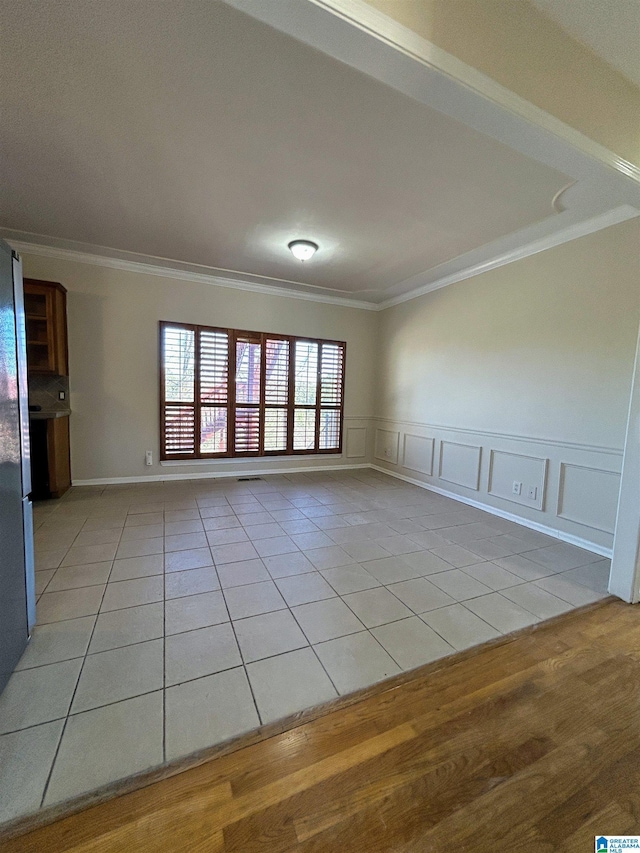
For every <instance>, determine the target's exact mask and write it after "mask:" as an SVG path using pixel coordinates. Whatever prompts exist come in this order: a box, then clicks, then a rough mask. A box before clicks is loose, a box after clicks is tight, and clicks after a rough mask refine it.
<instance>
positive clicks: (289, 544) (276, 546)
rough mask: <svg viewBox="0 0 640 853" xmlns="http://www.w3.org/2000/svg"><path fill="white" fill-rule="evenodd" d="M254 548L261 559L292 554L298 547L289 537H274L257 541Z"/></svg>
mask: <svg viewBox="0 0 640 853" xmlns="http://www.w3.org/2000/svg"><path fill="white" fill-rule="evenodd" d="M253 544H254V546H255V549H256V551H257V552H258V554H260V556H261V557H263V558H264V557H277V556H280V555H281V554H294V553H295V552H296V551H297V550H298V546H297V545H296V544H295V543H294V541H293V539H291V538H290V537H289V536H276V537H274V538H272V539H257V540H255V541H254V543H253Z"/></svg>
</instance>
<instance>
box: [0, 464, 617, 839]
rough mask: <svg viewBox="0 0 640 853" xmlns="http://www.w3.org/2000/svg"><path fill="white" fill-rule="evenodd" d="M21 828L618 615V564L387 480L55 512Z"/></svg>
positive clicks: (156, 490)
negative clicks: (305, 712)
mask: <svg viewBox="0 0 640 853" xmlns="http://www.w3.org/2000/svg"><path fill="white" fill-rule="evenodd" d="M35 515H36V528H37V529H36V534H35V536H36V554H37V590H38V594H39V599H38V626H37V627H36V629H35V633H34V636H33V638H32V641H31V643H30V645H29V647H28V649H27V651H26V652H25V654H24V656H23V658H22V660H21V661H20V664H19V666H18V669H17V671H16V672H15V674H14V675H13V676H12V678H11V680H10V681H9V684H8V686H7V688H6V689H5V691H4V693H3V694H2V696H0V822H3V821H7V820H11V819H13V818H15V817H17V816H19V815H22V814H25V813H28V812H31V811H35V810H37V809H38V808H40V807H41V806H43V805H44V806H48V805H51V804H54V803H57V802H60V801H62V800H64V799H67V798H69V797H73V796H76V795H78V794H80V793H82V792H86V791H89V790H91V789H93V788H96V787H99V786H102V785H104V784H107V783H109V782H112V781H115V780H117V779H120V778H123V777H125V776H128V775H131V774H134V773H138V772H141V771H143V770H146V769H149V768H151V767H154V766H156V765H159V764H161V763H162V762H164V761H171V760H173V759H175V758H178V757H180V756H184V755H187V754H188V753H191V752H194V751H195V750H199V749H201V748H203V747H207V746H210V745H212V744H215V743H218V742H221V741H224V740H226V739H228V738H231V737H233V736H235V735H238V734H240V733H242V732H245V731H247V730H249V729H252V728H254V727H256V726H259V725H260V724H261V723H268V722H270V721H273V720H276V719H278V718H280V717H283V716H285V715H288V714H291V713H293V712H295V711H298V710H301V709H303V708H307V707H310V706H313V705H315V704H318V703H321V702H324V701H326V700H329V699H331V698H333V697H335V696H337V695H339V694H344V693H349V692H350V691H353V690H356V689H358V688H360V687H364V686H367V685H370V684H373V683H375V682H377V681H379V680H381V679H384V678H387V677H388V676H391V675H394V674H395V673H398V672H401V671H402V670H407V669H411V668H413V667H416V666H420V665H421V664H425V663H428V662H430V661H433V660H436V659H437V658H442V657H445V656H446V655H450V654H452V653H454V652H455V651H457V650H461V649H466V648H468V647H469V646H473V645H475V644H477V643H482V642H485V641H486V640H490V639H492V638H494V637H497V636H499V635H501V634H505V633H508V632H511V631H514V630H517V629H519V628H522V627H524V626H526V625H530V624H532V623H534V622H538V621H540V620H542V619H547V618H549V617H551V616H556V615H557V614H559V613H563V612H565V611H567V610H570V609H571V608H573V607H576V606H580V605H583V604H587V603H589V602H592V601H595V600H597V599H599V598H601V597H603V596H604V595H606V589H607V579H608V574H609V561H608V560H603V559H602V558H601V557H599V556H598V555H596V554H593V553H590V552H588V551H584V550H581V549H580V548H576V547H574V546H572V545H567V544H563V543H559V542H558V541H557V540H555V539H551V538H549V537H548V536H545V535H543V534H541V533H538V532H534V531H532V530H529V529H528V528H525V527H521V526H519V525H517V524H514V523H513V522H510V521H505V520H502V519H499V518H496V517H494V516H491V515H488V514H487V513H484V512H482V511H480V510H477V509H471V508H468V507H466V506H465V505H463V504H460V503H457V502H456V501H453V500H450V499H448V498H444V497H441V496H439V495H436V494H433V493H430V492H426V491H424V490H422V489H419V488H417V487H414V486H411V485H406V484H404V483H401V482H399V481H398V480H395V479H393V478H391V477H387V476H384V475H381V474H377V473H374V472H371V471H345V472H339V473H332V474H328V473H322V474H320V473H319V474H316V475H302V474H296V475H290V476H269V477H265V478H264V479H262V480H258V481H251V482H239V481H237V480H210V481H206V480H199V481H198V480H196V481H182V482H165V483H159V484H153V485H134V486H110V487H107V488H97V487H96V488H74V489H72V490H71V491H70V492H69V493H68V494H67V495H66V496H65V497H64V498H63V499H62V500H60V501H51V502H46V503H43V504H40V505H37V506H36V508H35Z"/></svg>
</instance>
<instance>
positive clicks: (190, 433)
mask: <svg viewBox="0 0 640 853" xmlns="http://www.w3.org/2000/svg"><path fill="white" fill-rule="evenodd" d="M195 337H196V333H195V329H194V328H192V327H191V328H186V327H177V326H164V327H163V328H162V334H161V341H160V346H161V353H162V374H161V375H162V382H163V406H162V434H163V435H162V437H163V445H164V452H165V454H166V455H167V456H171V457H180V458H187V457H191V456H194V455H195V453H196V443H195V423H196V405H195V399H196V398H195Z"/></svg>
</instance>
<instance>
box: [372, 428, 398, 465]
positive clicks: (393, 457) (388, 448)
mask: <svg viewBox="0 0 640 853" xmlns="http://www.w3.org/2000/svg"><path fill="white" fill-rule="evenodd" d="M399 444H400V433H399V432H398V431H397V430H390V429H380V428H378V429H376V444H375V448H374V451H373V455H374V456H375V458H376V459H381V460H382V461H383V462H390V463H391V464H392V465H397V464H398V447H399Z"/></svg>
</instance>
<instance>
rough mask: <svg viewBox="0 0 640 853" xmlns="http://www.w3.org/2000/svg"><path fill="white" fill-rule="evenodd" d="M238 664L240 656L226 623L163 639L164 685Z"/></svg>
mask: <svg viewBox="0 0 640 853" xmlns="http://www.w3.org/2000/svg"><path fill="white" fill-rule="evenodd" d="M241 664H242V658H241V657H240V652H239V650H238V644H237V643H236V638H235V634H234V632H233V628H232V627H231V623H230V622H224V623H222V624H221V625H211V626H209V627H207V628H199V629H197V630H195V631H187V632H185V633H182V634H173V635H171V636H169V637H167V639H166V642H165V672H166V676H165V684H166V686H167V687H171V686H172V685H174V684H180V683H181V682H183V681H191V680H193V679H194V678H201V677H202V676H204V675H213V673H215V672H221V671H222V670H225V669H232V668H233V667H236V666H240V665H241Z"/></svg>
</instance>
